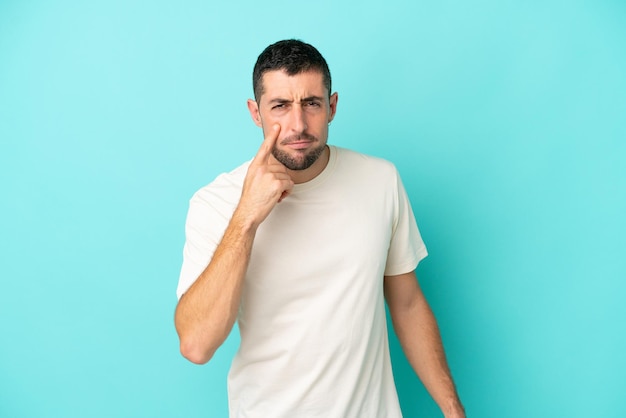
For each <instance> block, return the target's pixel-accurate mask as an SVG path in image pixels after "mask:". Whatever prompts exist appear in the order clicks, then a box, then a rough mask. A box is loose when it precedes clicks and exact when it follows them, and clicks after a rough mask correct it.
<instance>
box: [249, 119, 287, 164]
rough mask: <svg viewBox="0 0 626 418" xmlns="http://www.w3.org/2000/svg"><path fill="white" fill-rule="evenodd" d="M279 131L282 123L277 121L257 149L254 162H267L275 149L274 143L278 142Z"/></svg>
mask: <svg viewBox="0 0 626 418" xmlns="http://www.w3.org/2000/svg"><path fill="white" fill-rule="evenodd" d="M279 133H280V125H279V124H277V123H275V124H274V125H272V128H271V129H270V131H269V132H268V133H267V136H266V137H265V139H264V140H263V143H262V144H261V147H260V148H259V151H257V153H256V156H255V157H254V159H253V160H252V162H253V163H259V162H267V160H268V159H269V156H270V154H271V153H272V150H273V149H274V144H276V139H278V134H279Z"/></svg>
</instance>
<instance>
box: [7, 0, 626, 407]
mask: <svg viewBox="0 0 626 418" xmlns="http://www.w3.org/2000/svg"><path fill="white" fill-rule="evenodd" d="M337 3H338V2H330V1H318V2H308V3H301V2H298V3H294V2H287V1H274V2H268V3H263V2H259V1H255V2H252V1H233V2H230V3H228V4H227V3H226V2H208V1H187V2H171V1H150V2H149V1H121V0H108V1H102V0H98V1H90V2H79V1H28V2H26V1H24V2H22V1H7V0H0V144H1V145H0V182H1V184H0V187H1V188H0V190H1V192H0V195H1V197H0V199H1V200H0V211H1V215H2V216H1V217H0V237H1V241H0V261H1V264H0V280H1V286H0V336H1V337H0V338H2V344H0V416H1V417H86V416H89V417H178V416H197V417H201V416H209V417H222V416H225V415H226V408H227V401H226V385H225V379H226V373H227V370H228V367H229V364H230V359H231V357H232V354H233V352H234V350H235V348H236V346H237V342H238V340H237V338H238V336H237V334H236V333H233V335H232V336H231V338H230V339H229V340H228V341H227V343H226V344H225V345H224V346H223V347H222V348H221V349H220V350H219V351H218V353H217V354H216V356H215V358H214V360H212V362H210V363H209V364H207V365H206V366H203V367H198V366H194V365H192V364H190V363H188V362H186V361H185V360H184V359H183V358H182V357H181V356H180V355H179V353H178V342H177V338H176V334H175V331H174V327H173V312H174V307H175V304H176V297H175V288H176V284H177V279H178V270H179V268H180V263H181V252H182V245H183V242H184V235H183V225H184V219H185V215H186V211H187V204H188V199H189V198H190V197H191V195H192V194H193V192H194V191H195V190H196V189H198V188H199V187H201V186H203V185H204V184H206V183H208V182H209V181H210V180H212V179H213V178H214V177H215V176H216V175H217V174H219V173H220V172H223V171H227V170H230V169H232V168H233V167H235V166H236V165H239V164H240V163H241V162H243V161H244V160H246V159H248V158H250V157H251V156H252V155H253V154H254V153H255V151H256V149H257V148H258V145H259V143H260V141H261V140H262V137H261V132H260V130H259V129H258V128H257V127H256V126H254V124H253V123H252V121H251V120H250V118H249V115H248V113H247V109H246V105H245V100H246V99H247V98H248V97H250V96H251V95H252V87H251V71H252V66H253V64H254V61H255V60H256V57H257V55H258V54H259V53H260V52H261V50H262V49H263V48H264V47H265V46H267V45H268V44H270V43H272V42H274V41H276V40H279V39H283V38H289V37H297V38H301V39H303V40H305V41H307V42H310V43H312V44H314V45H315V46H317V47H318V48H319V49H320V51H321V52H322V53H323V54H324V55H325V56H326V58H327V60H328V62H329V64H330V67H331V72H332V75H333V82H334V83H333V84H334V89H335V90H336V91H338V92H339V106H338V114H337V118H336V119H335V121H334V122H333V124H332V126H331V133H330V139H329V140H330V142H332V143H334V144H336V145H340V146H344V147H349V148H353V149H356V150H358V151H361V152H364V153H369V154H373V155H377V156H381V157H384V158H387V159H389V160H391V161H393V162H394V163H396V165H397V166H398V169H399V170H400V173H401V174H402V176H403V179H404V182H405V185H406V188H407V190H408V192H409V196H410V198H411V201H412V203H413V206H414V210H415V214H416V218H417V220H418V223H419V225H420V229H421V232H422V235H423V237H424V239H425V241H426V243H427V245H428V248H429V251H430V256H429V257H428V258H427V259H426V260H425V261H424V262H423V264H421V265H420V267H419V269H418V275H419V276H420V278H421V283H422V286H423V288H424V291H425V293H426V295H427V297H428V299H429V301H430V303H431V305H432V308H433V310H434V311H435V314H436V315H437V317H438V319H439V324H440V327H441V332H442V336H443V339H444V343H445V346H446V348H447V353H448V358H449V362H450V365H451V368H452V370H453V374H454V376H455V379H456V382H457V386H458V390H459V392H460V394H461V397H462V399H463V401H464V404H465V406H466V409H467V410H468V416H470V417H565V416H567V417H624V416H626V401H624V389H626V384H625V380H624V372H625V371H626V361H625V358H626V356H625V355H624V353H626V329H625V328H626V326H625V325H624V324H625V323H626V321H625V319H626V308H625V307H624V306H625V304H624V303H623V302H622V299H623V298H624V295H625V291H626V285H625V284H624V279H626V263H625V261H624V260H625V259H626V257H625V256H624V250H625V249H626V246H625V245H624V236H625V234H626V224H625V221H624V218H625V216H624V214H625V213H626V169H625V166H626V164H625V160H626V158H625V157H626V147H625V145H624V143H625V140H626V123H625V122H624V119H626V118H625V115H626V47H625V45H626V4H625V3H624V2H622V1H617V0H614V1H608V0H596V1H529V2H514V1H506V0H505V1H501V0H500V1H498V0H482V1H472V2H467V1H441V2H425V1H408V0H407V1H404V2H402V1H397V0H391V1H375V2H368V1H365V2H364V1H359V2H357V1H352V2H342V3H341V4H337ZM391 343H392V350H393V361H394V370H395V375H396V380H397V384H398V389H399V393H400V397H401V403H402V408H403V410H404V413H405V416H407V417H417V416H421V417H437V416H440V415H439V412H438V411H437V408H436V405H435V404H434V403H433V402H432V400H430V398H429V397H428V395H427V393H426V392H425V390H424V389H423V388H422V386H421V384H420V383H419V380H418V379H417V378H416V377H415V376H414V374H413V372H412V371H411V369H410V368H409V366H408V364H407V363H406V360H405V359H404V357H403V356H402V354H401V352H400V349H399V346H398V343H397V341H396V340H395V337H393V335H392V338H391Z"/></svg>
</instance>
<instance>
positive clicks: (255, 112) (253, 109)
mask: <svg viewBox="0 0 626 418" xmlns="http://www.w3.org/2000/svg"><path fill="white" fill-rule="evenodd" d="M248 112H250V117H251V118H252V120H253V121H254V124H255V125H256V126H258V127H259V128H262V127H263V125H262V124H261V114H260V113H259V105H258V104H257V102H255V101H254V100H252V99H248Z"/></svg>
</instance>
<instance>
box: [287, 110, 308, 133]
mask: <svg viewBox="0 0 626 418" xmlns="http://www.w3.org/2000/svg"><path fill="white" fill-rule="evenodd" d="M291 119H292V120H291V129H293V130H294V131H295V132H297V133H302V132H304V131H306V130H307V128H308V126H307V123H306V114H305V112H304V110H303V109H302V105H300V104H297V105H295V106H293V108H292V112H291Z"/></svg>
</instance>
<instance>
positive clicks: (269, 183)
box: [237, 124, 294, 228]
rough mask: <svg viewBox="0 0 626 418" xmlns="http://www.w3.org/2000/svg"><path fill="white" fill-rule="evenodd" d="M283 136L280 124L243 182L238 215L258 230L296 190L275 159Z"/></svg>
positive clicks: (250, 167) (271, 132)
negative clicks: (280, 138) (280, 203)
mask: <svg viewBox="0 0 626 418" xmlns="http://www.w3.org/2000/svg"><path fill="white" fill-rule="evenodd" d="M279 133H280V125H278V124H276V125H274V126H272V129H271V130H270V132H269V133H268V134H267V136H266V137H265V140H264V141H263V143H262V144H261V147H260V148H259V151H258V152H257V154H256V156H255V157H254V159H253V160H252V162H251V163H250V166H249V167H248V173H247V174H246V178H245V180H244V183H243V190H242V192H241V200H240V201H239V206H238V207H237V215H238V216H240V217H242V219H245V220H246V221H248V222H250V223H251V225H252V226H253V227H254V228H256V227H258V226H259V225H260V224H261V222H263V221H264V220H265V218H267V216H268V215H269V214H270V212H271V211H272V209H274V206H276V204H277V203H278V202H280V201H281V200H283V199H284V198H285V197H287V195H289V193H290V192H291V189H292V188H293V184H294V183H293V180H292V179H291V177H290V176H289V173H288V172H287V169H286V168H285V166H284V165H282V164H281V163H279V162H277V161H275V160H273V159H272V158H271V156H272V149H273V148H274V145H275V144H276V140H277V138H278V134H279Z"/></svg>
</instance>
